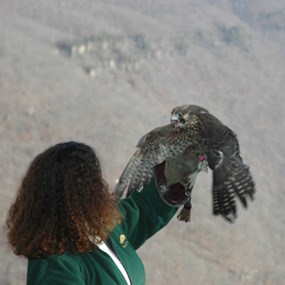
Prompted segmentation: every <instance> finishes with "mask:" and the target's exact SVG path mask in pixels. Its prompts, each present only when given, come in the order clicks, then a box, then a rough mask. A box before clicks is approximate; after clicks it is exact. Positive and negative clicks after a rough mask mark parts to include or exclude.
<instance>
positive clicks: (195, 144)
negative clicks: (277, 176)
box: [115, 105, 255, 222]
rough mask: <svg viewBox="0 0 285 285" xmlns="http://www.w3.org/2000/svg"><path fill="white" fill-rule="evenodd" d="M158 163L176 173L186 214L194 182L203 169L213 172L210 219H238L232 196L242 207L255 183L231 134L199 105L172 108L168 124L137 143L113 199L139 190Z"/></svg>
mask: <svg viewBox="0 0 285 285" xmlns="http://www.w3.org/2000/svg"><path fill="white" fill-rule="evenodd" d="M201 157H202V158H203V159H201ZM204 158H205V161H204ZM163 161H166V163H167V166H168V169H173V170H175V171H176V172H177V173H179V174H181V175H180V178H181V181H180V182H181V183H182V184H183V185H184V187H185V189H186V191H187V194H189V200H188V201H187V202H186V203H185V206H184V208H185V209H186V210H187V211H189V210H190V209H191V191H192V188H193V186H194V183H195V178H196V176H197V174H198V173H199V172H200V171H201V170H203V169H204V170H205V168H207V166H209V168H210V169H211V170H212V172H213V187H212V193H213V214H214V215H222V216H223V217H224V218H225V219H226V220H228V221H230V222H232V221H234V219H235V218H236V217H237V209H236V197H238V198H239V199H240V201H241V203H242V205H243V206H244V207H247V198H248V197H250V198H251V199H253V195H254V192H255V189H254V182H253V179H252V176H251V174H250V172H249V168H248V167H247V166H246V165H245V164H244V163H243V161H242V158H241V156H240V150H239V143H238V140H237V137H236V135H235V133H234V132H233V131H232V130H231V129H230V128H228V127H227V126H225V125H224V124H223V123H221V122H220V121H219V120H218V119H217V118H216V117H215V116H213V115H212V114H210V113H209V112H208V111H207V110H206V109H204V108H202V107H199V106H196V105H183V106H178V107H175V108H174V109H173V110H172V112H171V124H168V125H166V126H162V127H158V128H156V129H154V130H152V131H151V132H149V133H148V134H146V135H145V136H143V137H142V138H141V139H140V141H139V142H138V144H137V151H136V152H135V154H134V155H133V157H132V158H131V160H130V162H129V163H128V165H127V167H126V168H125V170H124V172H123V174H122V175H121V177H120V180H119V182H118V184H117V186H116V189H115V191H116V193H117V195H118V196H120V197H121V196H122V195H123V194H124V193H126V195H127V196H128V195H130V194H131V193H132V192H133V191H139V190H140V189H141V187H142V186H143V185H146V184H148V183H149V182H150V180H151V179H152V177H153V167H154V166H156V165H158V164H160V163H161V162H163ZM205 166H206V167H205ZM173 183H175V181H173ZM169 184H171V183H169ZM168 186H169V185H168ZM180 218H181V216H180ZM188 219H189V218H186V219H183V218H182V220H185V221H187V220H188Z"/></svg>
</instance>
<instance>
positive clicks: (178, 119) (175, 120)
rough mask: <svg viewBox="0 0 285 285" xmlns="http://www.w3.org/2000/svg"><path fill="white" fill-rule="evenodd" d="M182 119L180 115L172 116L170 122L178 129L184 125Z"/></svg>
mask: <svg viewBox="0 0 285 285" xmlns="http://www.w3.org/2000/svg"><path fill="white" fill-rule="evenodd" d="M181 119H182V116H181V115H180V114H172V115H171V118H170V122H171V124H173V125H174V126H175V127H178V126H179V125H180V124H181V123H182V121H181Z"/></svg>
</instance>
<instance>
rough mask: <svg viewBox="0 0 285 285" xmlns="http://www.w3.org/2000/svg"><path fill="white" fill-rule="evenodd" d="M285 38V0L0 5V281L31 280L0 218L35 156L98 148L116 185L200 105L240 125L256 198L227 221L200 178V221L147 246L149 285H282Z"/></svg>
mask: <svg viewBox="0 0 285 285" xmlns="http://www.w3.org/2000/svg"><path fill="white" fill-rule="evenodd" d="M284 47H285V0H271V1H266V0H251V1H246V0H216V1H214V0H188V1H186V0H176V1H172V0H156V1H155V0H143V1H138V0H104V1H103V0H101V1H91V0H80V1H75V0H61V1H56V0H49V1H44V0H24V1H23V0H9V1H7V0H0V118H1V124H0V134H1V147H0V160H1V171H0V177H1V184H0V195H1V198H0V220H1V232H0V233H1V235H0V284H2V285H24V284H25V278H26V260H25V259H24V258H20V257H17V256H15V255H13V253H12V252H11V250H10V249H9V248H8V246H7V244H6V237H5V233H4V230H3V226H4V222H5V218H6V213H7V209H8V208H9V206H10V204H11V202H12V201H13V199H14V197H15V194H16V191H17V188H18V186H19V183H20V181H21V178H22V176H23V175H24V173H25V171H26V168H27V167H28V165H29V163H30V162H31V160H32V159H33V158H34V156H35V155H37V154H38V153H39V152H41V151H43V150H44V149H46V148H47V147H49V146H51V145H52V144H55V143H58V142H62V141H67V140H76V141H82V142H85V143H87V144H90V145H92V146H93V147H94V148H95V149H96V150H97V153H98V154H99V157H100V160H101V162H102V167H103V170H104V175H105V177H106V179H107V180H108V182H109V184H110V188H113V187H114V184H115V180H116V179H117V178H118V177H119V175H120V174H121V172H122V170H123V168H124V167H125V165H126V163H127V162H128V160H129V158H130V157H131V155H132V154H133V153H134V151H135V145H136V143H137V142H138V140H139V139H140V138H141V137H142V136H143V135H144V134H145V133H146V132H148V131H150V130H151V129H153V128H155V127H157V126H160V125H164V124H167V123H168V122H169V119H170V112H171V110H172V108H173V107H174V106H176V105H181V104H197V105H201V106H203V107H205V108H207V109H208V110H209V111H210V112H211V113H213V114H214V115H216V116H217V117H218V118H219V119H221V120H222V121H223V122H224V123H225V124H226V125H228V126H229V127H230V128H232V129H233V130H234V131H235V132H236V133H237V134H238V138H239V141H240V145H241V154H242V156H243V158H244V161H245V162H246V163H247V164H248V165H250V167H251V171H252V174H253V176H254V179H255V182H256V185H257V194H256V199H255V201H254V202H253V203H252V204H251V205H250V207H249V208H248V209H247V210H244V209H242V208H241V207H239V209H238V214H239V217H238V220H237V221H236V222H235V223H234V224H228V223H227V222H225V221H224V220H223V219H222V218H220V217H214V216H212V213H211V212H212V204H211V203H212V201H211V199H212V197H211V174H210V173H208V174H201V175H200V176H199V177H198V180H197V181H196V186H195V189H194V191H193V200H192V201H193V203H192V205H193V208H192V221H191V223H187V224H186V223H183V222H179V221H178V220H177V219H176V218H175V219H173V220H172V221H171V223H170V224H169V226H168V227H167V228H165V229H163V230H162V231H161V232H159V233H158V234H157V235H155V236H154V237H153V238H152V239H151V240H149V241H148V242H147V243H146V244H145V245H144V246H143V247H142V248H141V249H140V250H139V254H140V256H141V258H142V260H143V262H144V264H145V268H146V274H147V284H157V285H161V284H196V285H207V284H211V285H215V284H219V285H228V284H231V285H235V284H246V285H247V284H254V285H255V284H262V285H282V284H283V285H284V284H285V270H284V267H285V243H284V238H285V213H284V204H285V194H284V186H283V183H281V181H282V178H283V177H282V176H284V166H285V163H284V150H285V146H284V140H285V131H284V129H285V118H284V108H285V98H284V95H285V94H284V90H285V48H284ZM282 182H283V181H282ZM31 206H32V205H31Z"/></svg>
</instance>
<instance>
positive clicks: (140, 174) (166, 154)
mask: <svg viewBox="0 0 285 285" xmlns="http://www.w3.org/2000/svg"><path fill="white" fill-rule="evenodd" d="M202 141H203V138H202V136H201V134H200V133H199V132H198V131H197V129H196V128H193V129H191V128H190V129H187V130H186V129H185V128H176V127H175V126H174V125H173V124H168V125H165V126H162V127H158V128H155V129H154V130H152V131H150V132H149V133H147V134H146V135H144V136H143V137H142V138H141V139H140V140H139V142H138V144H137V150H136V152H135V153H134V155H133V156H132V158H131V159H130V161H129V162H128V164H127V166H126V168H125V170H124V171H123V173H122V175H121V177H120V179H119V182H118V183H117V185H116V188H115V193H116V195H117V196H119V197H122V196H123V195H124V193H126V196H129V195H130V194H131V193H132V192H133V191H136V190H139V189H140V188H141V187H142V186H144V185H146V184H148V183H149V182H150V180H151V179H152V177H153V167H154V166H156V165H158V164H160V163H161V162H163V161H165V160H166V159H168V158H170V157H174V156H176V155H178V154H180V153H182V152H183V151H185V149H186V148H188V147H190V146H193V149H195V147H196V146H199V145H201V143H202Z"/></svg>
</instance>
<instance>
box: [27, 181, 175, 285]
mask: <svg viewBox="0 0 285 285" xmlns="http://www.w3.org/2000/svg"><path fill="white" fill-rule="evenodd" d="M155 187H156V186H155V184H154V182H152V183H150V185H148V186H147V187H145V188H144V189H143V190H142V191H141V192H135V193H134V194H133V195H132V196H131V197H130V198H126V199H123V200H121V201H120V209H121V212H122V215H123V221H122V223H121V224H119V225H117V226H116V228H115V229H114V230H113V231H112V232H111V234H110V239H109V242H107V243H109V246H111V248H113V250H114V251H115V253H116V254H117V256H118V258H119V259H120V261H121V262H122V264H123V266H124V267H125V269H126V271H127V273H128V275H129V278H130V280H131V282H132V284H133V285H143V284H145V271H144V267H143V264H142V261H141V259H140V258H139V256H138V255H137V253H136V249H138V248H139V247H140V246H141V245H142V244H143V243H144V242H145V241H146V240H147V239H148V238H150V237H151V236H152V235H154V234H155V233H156V232H157V231H159V230H160V229H161V228H163V227H164V226H165V225H166V224H167V223H168V222H169V220H170V219H171V218H172V217H173V215H174V214H175V212H176V211H177V208H173V207H170V206H168V205H166V204H165V203H164V202H163V201H162V199H161V197H160V195H159V193H158V191H157V190H156V189H155ZM102 284H106V285H120V284H121V285H123V284H126V281H125V279H124V277H123V275H122V274H121V272H120V270H119V269H118V268H117V266H116V265H115V264H114V262H113V261H112V259H111V258H110V257H109V256H108V255H107V254H106V253H105V252H103V251H101V250H99V249H96V250H95V251H93V252H90V253H84V254H78V253H75V254H68V253H64V254H61V255H52V256H49V257H47V258H44V259H34V260H29V262H28V273H27V285H102Z"/></svg>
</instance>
